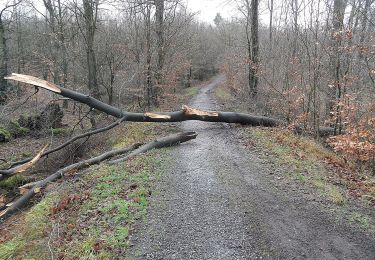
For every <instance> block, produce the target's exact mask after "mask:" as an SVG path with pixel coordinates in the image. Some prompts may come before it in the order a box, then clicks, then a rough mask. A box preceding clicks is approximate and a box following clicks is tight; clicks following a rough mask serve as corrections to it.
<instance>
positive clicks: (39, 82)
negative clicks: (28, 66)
mask: <svg viewBox="0 0 375 260" xmlns="http://www.w3.org/2000/svg"><path fill="white" fill-rule="evenodd" d="M4 79H8V80H9V79H11V80H15V81H19V82H23V83H27V84H31V85H34V86H38V87H41V88H44V89H47V90H50V91H52V92H55V93H61V90H60V88H59V87H58V86H57V85H55V84H53V83H51V82H48V81H46V80H43V79H39V78H37V77H34V76H30V75H24V74H17V73H12V75H10V76H8V77H4Z"/></svg>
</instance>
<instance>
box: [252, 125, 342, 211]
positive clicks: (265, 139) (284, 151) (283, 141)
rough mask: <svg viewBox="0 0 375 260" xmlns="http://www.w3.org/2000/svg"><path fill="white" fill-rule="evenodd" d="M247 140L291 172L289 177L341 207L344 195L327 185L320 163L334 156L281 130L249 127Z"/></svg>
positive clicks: (314, 144)
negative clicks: (262, 149)
mask: <svg viewBox="0 0 375 260" xmlns="http://www.w3.org/2000/svg"><path fill="white" fill-rule="evenodd" d="M250 138H251V139H252V140H254V141H255V142H256V143H257V144H258V145H260V146H261V147H263V148H265V149H266V151H267V152H268V153H271V155H272V156H269V158H272V161H273V162H274V163H276V165H278V166H280V167H286V168H288V169H291V171H290V172H289V174H288V175H289V176H290V177H291V178H293V179H294V180H296V181H298V182H299V183H301V184H303V185H308V186H311V187H313V188H315V189H316V190H317V191H318V192H319V193H320V194H321V195H322V196H324V197H325V198H327V199H328V200H329V201H331V202H332V203H334V204H336V205H344V204H345V202H346V196H345V194H344V192H343V191H342V190H341V189H339V188H338V187H336V186H335V185H333V184H332V183H330V182H329V180H328V179H327V175H328V173H327V170H326V169H325V165H324V164H323V162H322V160H323V159H325V158H331V157H332V156H334V154H333V153H331V152H330V151H327V150H325V149H324V148H323V147H322V146H320V145H319V144H317V143H315V142H313V141H312V140H310V139H308V138H305V137H301V136H296V135H294V134H292V133H288V132H286V131H283V130H276V131H275V130H272V129H262V128H252V129H251V131H250Z"/></svg>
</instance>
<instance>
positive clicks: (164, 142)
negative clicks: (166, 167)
mask: <svg viewBox="0 0 375 260" xmlns="http://www.w3.org/2000/svg"><path fill="white" fill-rule="evenodd" d="M196 137H197V133H196V132H184V133H178V134H173V135H169V136H166V137H162V138H159V139H156V140H154V141H153V142H150V143H147V144H144V145H142V146H140V147H139V148H137V149H136V150H134V151H133V152H131V153H130V154H129V155H127V156H125V157H122V158H119V159H116V160H112V161H109V162H108V164H116V163H119V162H122V161H125V160H128V159H129V158H131V157H134V156H135V155H138V154H141V153H145V152H147V151H149V150H152V149H158V148H162V147H169V146H174V145H178V144H180V143H184V142H187V141H189V140H191V139H195V138H196Z"/></svg>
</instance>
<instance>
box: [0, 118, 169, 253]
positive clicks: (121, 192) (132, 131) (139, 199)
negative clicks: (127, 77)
mask: <svg viewBox="0 0 375 260" xmlns="http://www.w3.org/2000/svg"><path fill="white" fill-rule="evenodd" d="M173 131H175V129H174V128H172V127H170V126H167V125H156V124H148V123H143V124H137V123H129V124H127V125H125V126H124V127H121V128H120V129H118V131H117V134H116V135H115V136H114V137H112V138H109V139H108V142H109V143H110V144H111V146H112V147H113V148H119V147H126V146H128V145H130V144H133V143H139V142H146V141H149V140H150V139H153V138H155V137H156V136H160V135H161V133H163V135H165V133H168V132H173ZM167 159H168V149H159V150H154V151H150V152H148V153H147V154H143V155H139V156H137V157H135V158H133V159H131V160H129V161H126V162H123V163H120V164H117V165H112V166H109V165H106V164H102V165H99V166H96V167H95V166H93V167H91V170H90V171H89V172H86V173H85V174H84V175H82V177H75V176H70V177H69V178H70V179H71V180H68V181H65V182H64V183H62V184H61V185H58V187H56V186H54V188H50V189H53V190H55V191H54V192H49V193H47V194H46V195H45V197H44V198H43V199H42V200H41V201H40V202H39V203H37V204H36V205H35V206H33V207H32V208H31V209H30V210H29V211H28V212H27V213H26V214H25V217H24V218H23V220H22V221H23V225H22V230H21V231H20V230H15V231H14V232H17V234H16V233H15V234H14V235H13V236H12V238H11V239H10V240H8V241H5V242H3V243H2V244H0V259H14V258H16V259H17V258H19V259H48V258H54V259H78V258H79V259H81V258H82V259H109V258H116V257H117V256H118V255H120V254H123V253H124V252H125V251H126V248H127V247H128V237H129V234H131V232H133V224H134V223H135V222H136V221H137V220H138V219H140V218H143V217H144V216H145V215H146V212H147V206H148V198H149V196H150V194H151V188H152V187H151V184H152V183H153V182H154V181H155V180H156V179H157V178H158V177H159V176H160V174H161V173H162V172H163V163H164V162H165V161H166V160H167ZM8 180H11V181H12V183H11V184H8V183H7V184H3V185H13V184H14V183H13V182H17V183H18V182H19V181H22V180H18V179H14V180H12V179H8Z"/></svg>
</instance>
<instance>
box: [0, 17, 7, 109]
mask: <svg viewBox="0 0 375 260" xmlns="http://www.w3.org/2000/svg"><path fill="white" fill-rule="evenodd" d="M7 74H8V50H7V45H6V38H5V27H4V22H3V19H2V12H1V13H0V104H1V103H3V102H5V100H6V95H5V92H6V91H7V89H8V83H7V81H6V80H5V79H4V77H5V76H6V75H7Z"/></svg>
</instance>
